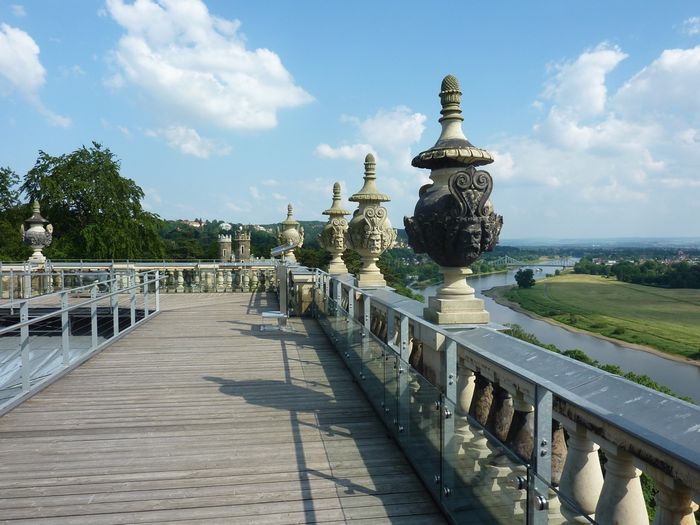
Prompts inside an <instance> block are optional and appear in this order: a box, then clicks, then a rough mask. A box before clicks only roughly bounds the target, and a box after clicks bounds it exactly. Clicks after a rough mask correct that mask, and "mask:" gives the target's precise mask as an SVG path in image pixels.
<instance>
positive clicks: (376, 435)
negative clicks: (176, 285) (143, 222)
mask: <svg viewBox="0 0 700 525" xmlns="http://www.w3.org/2000/svg"><path fill="white" fill-rule="evenodd" d="M161 300H162V303H161V307H162V313H161V314H160V315H159V316H158V317H156V318H155V319H153V320H152V321H150V322H149V323H147V324H146V325H144V326H143V327H142V328H140V329H138V330H136V331H135V332H133V333H132V334H130V335H128V336H127V337H125V338H124V339H122V340H120V341H118V342H116V343H115V344H114V345H113V346H112V347H110V348H109V349H107V350H106V351H105V352H103V353H101V354H99V355H98V356H96V357H95V358H93V359H92V360H90V361H89V362H87V363H86V364H84V365H83V366H81V367H80V368H78V369H77V370H75V371H73V372H72V373H70V374H69V375H68V376H66V377H65V378H63V379H61V380H59V381H58V382H56V383H55V384H53V385H52V386H50V387H49V388H47V389H46V390H44V391H43V392H41V393H40V394H38V395H36V396H35V397H33V398H32V399H30V400H29V401H27V402H25V403H24V404H23V405H21V406H20V407H18V408H17V409H15V410H14V411H12V412H10V413H9V414H7V415H6V416H4V417H2V418H0V459H1V462H0V520H2V522H3V523H4V522H8V523H9V522H12V523H15V522H22V521H26V522H31V523H42V522H46V523H57V524H58V523H89V524H101V523H157V522H168V523H172V522H207V523H237V524H238V523H255V524H262V523H275V524H285V523H346V522H352V523H372V524H375V523H376V524H379V523H395V524H409V523H421V524H424V523H425V524H430V523H443V522H444V521H443V518H442V517H441V515H440V514H439V511H438V510H437V508H436V507H435V505H434V504H433V502H432V500H431V499H430V497H429V495H428V494H427V492H426V491H425V490H424V488H423V486H422V485H421V484H420V482H419V481H418V479H417V477H416V476H415V474H414V472H413V470H412V469H411V468H410V466H409V465H408V464H407V462H406V460H405V458H404V457H403V455H402V454H401V453H400V451H399V450H398V448H397V447H396V445H395V444H394V442H393V441H391V440H390V439H388V438H387V434H386V431H385V429H384V426H383V424H382V423H381V422H380V421H379V419H377V417H376V415H375V414H374V412H373V411H372V409H371V407H370V406H369V404H368V403H367V401H366V399H365V397H364V395H363V394H362V392H361V391H360V390H359V388H358V387H357V385H356V384H355V383H354V382H353V380H352V377H351V375H350V373H349V372H348V371H347V369H346V368H345V366H344V364H343V363H342V361H341V360H340V358H339V357H338V356H337V354H336V352H335V350H334V349H333V348H332V346H331V344H330V342H329V341H328V340H327V339H326V337H325V335H324V334H323V333H322V331H321V329H320V327H319V326H318V325H317V324H316V322H315V321H313V320H306V319H305V320H302V319H292V320H291V321H290V323H291V324H292V326H293V328H294V330H295V331H294V332H292V333H281V332H260V331H259V329H258V326H259V323H260V313H261V312H262V311H264V310H272V309H276V308H277V305H276V302H275V301H276V299H275V298H274V296H271V295H270V296H268V295H266V294H183V295H165V296H162V298H161Z"/></svg>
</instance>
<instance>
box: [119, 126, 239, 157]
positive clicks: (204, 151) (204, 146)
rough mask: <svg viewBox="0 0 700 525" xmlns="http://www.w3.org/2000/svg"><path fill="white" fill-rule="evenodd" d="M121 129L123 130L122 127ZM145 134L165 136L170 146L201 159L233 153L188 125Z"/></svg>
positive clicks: (156, 136) (149, 131) (150, 131)
mask: <svg viewBox="0 0 700 525" xmlns="http://www.w3.org/2000/svg"><path fill="white" fill-rule="evenodd" d="M120 131H122V130H121V129H120ZM127 131H128V130H127ZM122 132H123V131H122ZM144 134H145V135H146V136H148V137H153V138H163V139H165V141H166V142H167V143H168V145H169V146H170V147H172V148H175V149H177V150H180V151H181V152H182V153H184V154H186V155H193V156H195V157H199V158H200V159H208V158H209V157H211V156H212V155H218V156H224V155H229V154H230V153H231V147H230V146H227V145H225V144H220V143H218V142H216V141H214V140H211V139H207V138H204V137H201V136H200V135H199V133H197V131H196V130H195V129H192V128H188V127H186V126H170V127H167V128H162V129H155V130H146V131H145V132H144Z"/></svg>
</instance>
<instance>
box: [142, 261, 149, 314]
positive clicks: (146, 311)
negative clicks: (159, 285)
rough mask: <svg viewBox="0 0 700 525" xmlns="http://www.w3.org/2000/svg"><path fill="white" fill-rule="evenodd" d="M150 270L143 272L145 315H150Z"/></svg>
mask: <svg viewBox="0 0 700 525" xmlns="http://www.w3.org/2000/svg"><path fill="white" fill-rule="evenodd" d="M149 273H150V272H146V273H145V274H143V317H144V319H145V318H146V317H148V275H149Z"/></svg>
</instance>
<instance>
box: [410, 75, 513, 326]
mask: <svg viewBox="0 0 700 525" xmlns="http://www.w3.org/2000/svg"><path fill="white" fill-rule="evenodd" d="M461 95H462V93H461V92H460V90H459V83H458V81H457V79H456V78H455V77H453V76H452V75H448V76H446V77H445V78H444V80H443V81H442V88H441V90H440V102H441V104H442V110H441V111H440V113H441V114H442V118H440V124H441V125H442V132H441V134H440V137H439V138H438V141H437V143H436V144H435V146H433V147H432V148H430V149H429V150H427V151H424V152H422V153H420V154H418V155H417V156H416V157H415V158H414V159H413V161H412V162H411V164H412V165H413V166H415V167H417V168H427V169H430V179H431V180H432V181H433V182H432V183H431V184H427V185H425V186H423V187H422V188H421V189H420V191H419V199H418V202H417V203H416V208H415V211H414V214H413V217H405V218H404V225H405V226H406V233H407V234H408V242H409V244H410V245H411V247H412V248H413V250H414V251H415V252H416V253H427V254H428V255H429V256H430V258H431V259H433V260H434V261H435V262H436V263H438V264H439V265H440V271H441V272H442V274H443V275H444V278H445V282H444V284H443V286H442V287H441V288H440V289H439V290H438V292H437V295H436V296H435V297H431V298H430V299H429V306H428V308H426V310H425V312H424V315H425V318H426V319H428V320H430V321H432V322H436V323H438V324H462V323H488V322H489V314H488V312H486V311H485V310H484V306H483V301H482V300H480V299H476V298H475V297H474V290H473V289H472V288H471V287H470V286H469V285H468V284H467V281H466V277H467V276H468V275H469V274H471V273H472V272H471V270H470V269H469V265H471V264H472V263H473V262H474V261H476V260H477V259H478V258H479V257H480V256H481V254H482V253H483V252H485V251H491V250H493V249H494V247H495V246H496V243H497V242H498V236H499V234H500V231H501V227H502V225H503V217H501V216H500V215H496V213H495V212H494V211H493V205H492V204H491V201H490V200H489V197H490V196H491V190H492V189H493V179H492V178H491V175H490V174H489V173H488V172H487V171H484V170H481V169H479V166H482V165H484V164H490V163H491V162H493V158H492V157H491V154H490V153H489V152H488V151H486V150H484V149H480V148H477V147H474V146H473V145H472V144H471V143H470V142H469V141H468V140H467V139H466V137H465V136H464V132H463V131H462V121H463V120H464V118H463V117H462V109H461V107H460V98H461Z"/></svg>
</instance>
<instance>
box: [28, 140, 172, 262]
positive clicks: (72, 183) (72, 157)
mask: <svg viewBox="0 0 700 525" xmlns="http://www.w3.org/2000/svg"><path fill="white" fill-rule="evenodd" d="M119 168H120V163H119V160H118V159H117V158H116V157H115V156H114V154H113V153H112V152H111V151H110V150H109V149H108V148H103V147H102V146H101V145H100V144H98V143H96V142H93V143H92V146H91V147H89V148H86V147H85V146H83V147H81V148H79V149H77V150H75V151H74V152H72V153H69V154H65V155H60V156H58V157H53V156H51V155H49V154H47V153H45V152H44V151H40V152H39V158H38V159H37V161H36V164H35V165H34V167H33V168H32V169H31V170H30V171H29V173H27V176H26V178H25V180H24V184H23V185H22V188H21V189H22V191H23V192H24V193H25V194H26V195H27V196H28V197H29V199H30V200H34V199H38V200H39V202H40V204H41V211H42V215H44V217H46V218H47V219H49V220H50V221H51V222H52V223H53V226H54V241H53V245H52V246H51V248H49V249H48V250H47V251H46V253H47V255H49V256H50V257H52V258H54V259H58V258H85V259H134V258H154V257H157V258H160V257H162V256H163V255H164V246H163V241H162V240H161V238H160V236H159V235H158V233H159V227H160V219H159V218H158V216H157V215H154V214H152V213H149V212H146V211H144V210H143V208H142V206H141V199H142V198H143V195H144V194H143V190H142V189H141V188H140V187H139V186H138V185H137V184H136V183H135V182H134V181H133V180H131V179H127V178H124V177H122V176H121V175H120V174H119Z"/></svg>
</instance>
